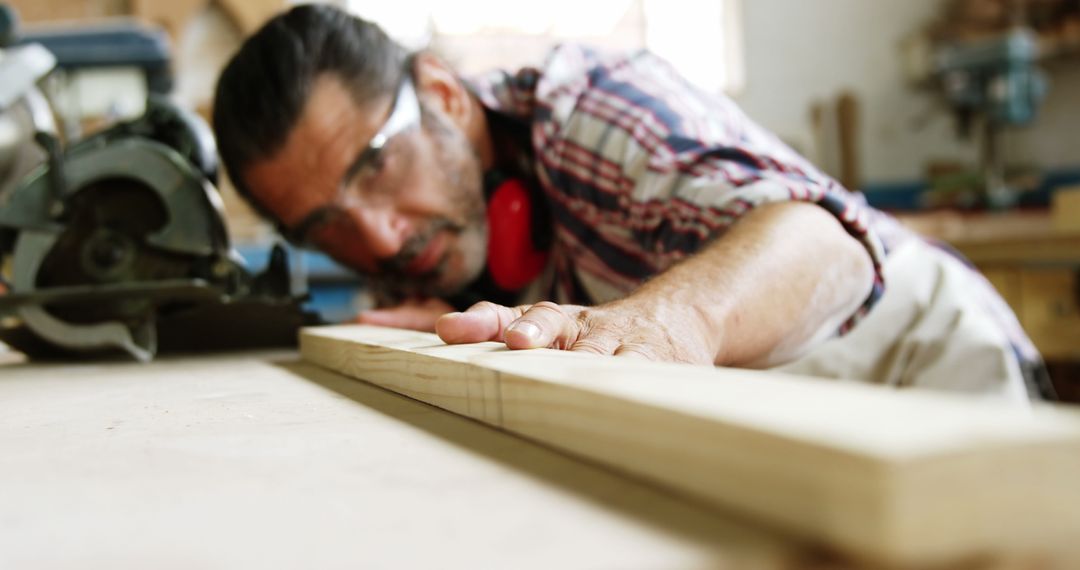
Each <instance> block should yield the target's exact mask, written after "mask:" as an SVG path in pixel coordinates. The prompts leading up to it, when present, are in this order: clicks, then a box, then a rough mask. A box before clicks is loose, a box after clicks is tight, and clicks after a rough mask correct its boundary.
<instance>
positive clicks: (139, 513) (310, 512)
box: [0, 353, 837, 569]
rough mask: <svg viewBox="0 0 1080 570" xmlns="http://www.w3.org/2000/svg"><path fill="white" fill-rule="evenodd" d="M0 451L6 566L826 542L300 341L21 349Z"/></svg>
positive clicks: (781, 552) (297, 562)
mask: <svg viewBox="0 0 1080 570" xmlns="http://www.w3.org/2000/svg"><path fill="white" fill-rule="evenodd" d="M5 361H6V362H5ZM0 450H2V453H0V568H76V567H77V568H185V569H187V568H200V569H206V568H344V567H349V568H356V567H381V568H387V567H469V568H483V567H487V568H495V567H504V568H505V567H513V568H577V567H587V568H630V567H633V568H694V567H720V566H725V565H727V567H732V568H752V567H787V568H806V567H815V565H816V563H812V562H811V560H817V559H816V558H814V555H813V554H812V553H809V551H808V550H806V549H804V548H803V547H801V546H797V545H795V544H794V543H792V542H789V541H787V540H785V539H782V538H779V537H777V536H776V535H774V534H772V533H771V532H769V531H766V530H764V529H761V528H758V527H755V526H753V525H751V524H748V523H746V522H744V521H742V520H738V519H731V518H727V517H725V516H723V515H721V514H718V513H717V512H715V511H710V510H707V509H705V508H703V507H699V506H697V505H695V504H694V503H692V502H689V501H687V500H684V499H681V498H679V497H676V496H672V495H669V494H665V493H664V492H662V491H659V490H657V489H655V488H652V487H649V486H646V485H644V484H641V483H638V482H635V481H633V480H630V479H627V478H625V477H622V476H618V475H616V474H614V473H612V472H609V471H606V470H603V469H601V468H597V467H593V466H590V465H589V464H586V463H583V462H580V461H577V460H573V459H570V458H568V457H566V456H563V455H561V454H558V453H556V452H554V451H551V450H548V449H546V448H544V447H540V446H538V445H535V444H531V443H528V442H526V441H524V440H521V439H518V438H516V437H514V436H511V435H508V434H505V433H503V432H500V431H497V430H493V429H490V428H488V427H485V426H483V425H480V424H478V423H475V422H473V421H470V420H467V419H464V418H460V417H457V416H454V415H452V414H449V413H447V412H444V411H441V410H438V409H436V408H433V407H429V406H427V405H425V404H421V403H418V402H415V401H412V400H408V399H406V398H403V397H400V396H397V395H395V394H392V393H389V392H386V391H383V390H381V389H379V388H375V387H372V386H370V385H367V384H364V383H361V382H357V381H354V380H350V379H348V378H346V377H344V376H339V375H337V374H335V373H332V372H328V371H324V370H321V369H317V368H315V367H314V366H311V365H307V364H302V363H299V362H298V360H297V357H296V355H295V354H292V353H284V354H282V353H276V354H265V353H260V354H244V355H227V356H211V357H199V358H179V359H166V360H161V361H157V362H154V363H152V364H148V365H140V364H135V363H128V362H113V363H94V364H63V365H61V364H51V365H45V364H25V363H19V359H18V358H12V357H10V355H9V357H6V358H2V359H0ZM829 567H830V568H836V567H837V566H829Z"/></svg>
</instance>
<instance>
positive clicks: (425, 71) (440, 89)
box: [415, 52, 473, 128]
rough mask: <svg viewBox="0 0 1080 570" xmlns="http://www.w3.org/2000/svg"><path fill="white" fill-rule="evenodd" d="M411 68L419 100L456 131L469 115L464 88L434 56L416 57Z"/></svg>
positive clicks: (464, 123)
mask: <svg viewBox="0 0 1080 570" xmlns="http://www.w3.org/2000/svg"><path fill="white" fill-rule="evenodd" d="M415 66H416V88H417V90H418V91H419V94H420V98H421V99H422V100H423V101H424V102H425V103H427V104H428V105H434V106H436V108H438V109H439V110H441V111H442V112H444V113H446V115H447V116H448V117H450V119H451V120H453V121H454V123H456V124H457V125H458V127H462V128H463V127H464V126H465V125H466V124H467V123H468V122H469V120H470V114H471V113H472V112H473V107H472V103H471V99H470V97H471V95H470V94H469V90H468V89H467V88H466V87H465V84H464V83H462V81H461V80H460V79H458V77H457V75H456V74H455V73H454V71H453V70H452V69H450V66H449V65H447V64H446V62H444V61H443V60H441V59H439V57H438V56H436V55H434V54H431V53H428V52H421V53H419V54H417V56H416V59H415Z"/></svg>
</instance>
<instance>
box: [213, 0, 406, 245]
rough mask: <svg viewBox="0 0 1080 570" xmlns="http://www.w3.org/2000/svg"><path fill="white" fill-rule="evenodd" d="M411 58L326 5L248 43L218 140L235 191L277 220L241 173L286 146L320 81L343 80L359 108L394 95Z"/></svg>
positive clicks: (224, 93)
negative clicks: (330, 76)
mask: <svg viewBox="0 0 1080 570" xmlns="http://www.w3.org/2000/svg"><path fill="white" fill-rule="evenodd" d="M407 57H408V53H407V52H406V50H405V49H404V48H403V47H402V46H401V45H400V44H398V43H397V42H395V41H394V40H392V39H390V38H389V37H388V36H387V35H386V33H385V32H383V31H382V29H381V28H379V26H377V25H375V24H373V23H371V22H368V21H367V20H364V19H361V18H358V17H356V16H352V15H350V14H348V13H346V12H344V11H342V10H341V9H339V8H335V7H333V6H328V5H325V4H306V5H301V6H296V7H294V8H292V9H291V10H289V11H288V12H284V13H282V14H279V15H278V16H276V17H274V18H273V19H271V20H270V21H269V22H267V23H266V24H265V25H264V26H263V27H262V28H260V29H259V31H257V32H256V33H255V34H254V35H252V36H251V37H250V38H248V39H247V40H246V41H245V42H244V45H243V46H241V47H240V51H238V52H237V53H236V55H234V56H233V57H232V60H230V61H229V63H228V65H226V66H225V70H224V71H222V73H221V77H220V78H219V79H218V84H217V91H216V93H215V95H214V117H213V123H214V134H215V136H216V137H217V144H218V152H219V153H220V154H221V161H222V164H223V165H224V166H225V171H226V172H227V173H228V175H229V178H230V179H231V180H232V182H233V185H234V186H235V187H236V190H237V192H239V194H240V195H241V196H243V197H244V198H245V199H246V200H247V201H248V203H250V204H251V205H252V206H253V207H254V208H255V210H256V211H258V212H259V213H260V214H261V215H263V216H264V217H266V218H267V219H270V220H273V221H274V222H275V223H279V222H277V220H275V219H274V217H273V216H272V215H270V213H269V211H268V210H267V209H266V207H265V206H264V205H263V204H260V203H259V202H258V201H257V200H255V199H254V198H253V197H252V195H251V192H250V190H249V189H248V188H247V186H246V184H245V182H244V179H243V176H242V174H243V171H244V169H246V168H247V167H249V166H250V165H251V164H252V163H254V162H256V161H258V160H262V159H265V158H268V157H270V156H272V155H273V154H274V153H275V152H277V151H278V150H279V149H281V147H282V146H284V144H285V141H286V139H287V138H288V136H289V133H290V132H291V131H292V129H293V127H294V126H295V125H296V122H297V120H299V118H300V113H301V112H302V111H303V108H304V104H305V103H306V102H307V99H308V96H309V95H310V91H311V87H312V85H313V84H314V82H315V79H316V78H317V77H318V76H320V75H322V74H324V73H332V74H335V75H337V76H338V78H339V79H341V80H342V81H343V82H344V84H345V85H346V86H348V88H349V89H350V90H351V92H352V94H353V97H354V99H355V100H356V102H357V104H364V103H367V102H369V101H371V100H373V99H375V98H377V97H379V96H380V95H384V94H388V93H391V92H393V90H394V88H395V87H396V86H397V85H398V84H399V83H400V81H401V75H402V74H403V73H405V66H406V60H407Z"/></svg>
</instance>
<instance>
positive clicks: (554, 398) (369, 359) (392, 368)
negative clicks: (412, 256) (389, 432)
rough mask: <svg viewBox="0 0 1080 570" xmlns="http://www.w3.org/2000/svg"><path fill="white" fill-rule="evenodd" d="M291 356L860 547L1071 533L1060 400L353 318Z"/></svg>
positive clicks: (902, 556)
mask: <svg viewBox="0 0 1080 570" xmlns="http://www.w3.org/2000/svg"><path fill="white" fill-rule="evenodd" d="M301 354H302V356H303V357H304V358H305V359H307V360H310V361H312V362H315V363H318V364H320V365H322V366H326V367H329V368H331V369H333V370H337V371H339V372H342V373H345V374H347V375H350V376H353V377H356V378H361V379H363V380H366V381H369V382H372V383H375V384H378V385H380V386H383V387H385V388H389V389H391V390H393V391H396V392H399V393H402V394H405V395H407V396H410V397H413V398H416V399H419V400H422V401H425V402H428V403H430V404H434V405H436V406H439V407H441V408H444V409H447V410H450V411H453V412H456V413H459V414H462V415H466V416H469V417H472V418H475V419H477V420H479V421H482V422H485V423H488V424H491V425H493V426H496V427H499V428H501V429H505V430H508V431H511V432H514V433H517V434H520V435H523V436H526V437H528V438H531V439H534V440H537V441H540V442H543V443H546V444H549V445H551V446H554V447H557V448H559V449H563V450H565V451H569V452H571V453H574V454H577V455H579V456H582V457H585V458H588V459H591V460H594V461H598V462H601V463H604V464H607V465H610V466H614V467H617V468H619V469H621V470H624V471H625V472H628V473H633V474H636V475H638V476H642V477H645V478H647V479H649V480H652V481H655V482H659V483H662V484H664V485H666V486H668V487H670V488H672V489H675V490H677V491H679V492H683V493H686V494H688V495H690V496H693V497H697V498H700V499H703V500H705V501H707V502H709V503H711V504H714V505H719V506H722V507H725V508H727V509H731V510H734V511H737V512H741V513H744V514H748V515H752V516H754V517H757V518H759V519H760V520H762V521H764V522H766V523H767V524H770V525H775V526H777V527H779V528H782V529H785V530H786V531H788V532H791V533H793V534H794V535H796V536H799V537H805V538H808V539H811V540H816V541H821V542H824V543H826V544H828V545H831V546H832V547H835V548H838V549H841V550H843V551H845V552H848V553H850V554H852V555H854V556H856V557H858V558H860V559H869V560H874V561H884V562H887V563H890V564H938V563H948V562H949V561H955V560H960V559H963V558H965V557H970V556H976V555H981V554H986V553H997V554H1002V555H1016V554H1017V553H1031V552H1039V553H1041V554H1046V553H1063V552H1069V551H1073V550H1072V549H1073V547H1072V545H1070V544H1069V542H1070V541H1073V540H1075V537H1076V536H1080V509H1077V508H1076V505H1078V504H1080V485H1078V484H1077V481H1080V415H1078V414H1077V413H1076V412H1075V411H1073V410H1071V409H1064V408H1057V407H1049V406H1039V407H1037V408H1036V409H1028V408H1026V407H1016V406H1015V405H1009V404H1003V403H997V402H991V401H982V400H973V399H970V398H963V397H958V396H951V395H944V394H937V393H927V392H914V391H912V392H895V391H892V390H889V389H882V388H877V387H872V386H865V385H858V384H853V383H837V382H830V381H824V380H817V379H811V378H799V377H792V376H783V375H779V374H774V373H768V372H754V371H744V370H732V369H714V368H708V367H695V366H686V365H677V364H662V363H650V362H642V361H637V360H629V359H619V358H604V357H594V356H589V355H579V354H572V353H565V352H558V351H546V350H538V351H527V352H510V351H506V350H505V349H503V348H502V347H500V346H499V345H497V344H495V343H484V344H478V345H463V346H446V345H444V344H443V343H442V342H440V341H439V340H438V339H437V338H436V337H435V336H434V335H429V334H424V333H414V332H409V331H400V330H393V329H383V328H378V327H365V326H343V327H327V328H319V329H308V330H305V331H304V332H303V334H302V336H301ZM1051 555H1057V554H1051Z"/></svg>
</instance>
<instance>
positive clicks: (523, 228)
mask: <svg viewBox="0 0 1080 570" xmlns="http://www.w3.org/2000/svg"><path fill="white" fill-rule="evenodd" d="M490 196H491V197H490V198H489V199H488V204H487V219H488V256H487V262H488V264H487V268H488V273H489V274H490V275H491V278H492V280H493V281H494V282H495V284H496V285H498V286H499V288H501V289H504V290H507V291H517V290H519V289H521V288H523V287H525V286H526V285H528V284H529V283H531V282H532V281H533V280H534V279H536V277H537V276H538V275H540V272H541V271H543V270H544V266H545V265H546V264H547V260H548V252H547V251H546V250H537V249H536V247H535V245H534V244H533V221H534V217H533V205H532V203H531V201H530V200H529V191H528V189H526V188H525V185H524V184H523V183H522V182H521V181H520V180H517V179H514V178H507V179H504V180H503V181H502V182H501V183H499V184H498V185H497V186H495V189H494V190H493V191H492V192H491V194H490Z"/></svg>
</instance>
